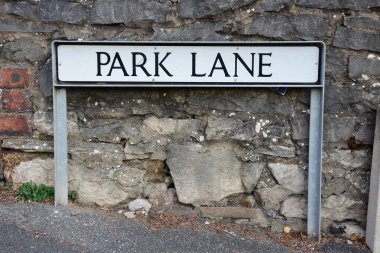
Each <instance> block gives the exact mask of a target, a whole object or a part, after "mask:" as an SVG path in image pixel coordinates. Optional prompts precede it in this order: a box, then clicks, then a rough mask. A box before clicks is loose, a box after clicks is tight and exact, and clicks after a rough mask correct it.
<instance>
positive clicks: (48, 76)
mask: <svg viewBox="0 0 380 253" xmlns="http://www.w3.org/2000/svg"><path fill="white" fill-rule="evenodd" d="M37 77H38V86H39V87H40V91H41V92H42V94H43V95H44V96H45V97H50V96H52V95H53V78H52V70H51V59H49V60H47V61H46V63H45V64H44V65H43V66H42V67H41V68H40V69H39V71H38V76H37Z"/></svg>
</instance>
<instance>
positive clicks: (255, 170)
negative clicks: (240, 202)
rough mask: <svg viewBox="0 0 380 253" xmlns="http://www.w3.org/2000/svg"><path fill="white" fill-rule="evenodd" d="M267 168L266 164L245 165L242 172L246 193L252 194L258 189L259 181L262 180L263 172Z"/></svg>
mask: <svg viewBox="0 0 380 253" xmlns="http://www.w3.org/2000/svg"><path fill="white" fill-rule="evenodd" d="M265 167H266V164H265V163H252V162H250V163H245V164H244V166H243V171H242V176H241V177H242V181H243V185H244V187H245V192H248V193H250V192H252V191H253V189H254V188H255V187H256V184H257V181H258V180H259V179H260V176H261V172H262V171H263V169H264V168H265Z"/></svg>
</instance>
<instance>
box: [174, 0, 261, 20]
mask: <svg viewBox="0 0 380 253" xmlns="http://www.w3.org/2000/svg"><path fill="white" fill-rule="evenodd" d="M253 2H254V1H253V0H218V1H198V0H185V1H180V2H179V4H178V16H179V17H180V18H204V17H208V16H213V15H216V14H221V13H222V12H223V11H226V10H234V9H237V8H240V7H243V6H244V5H247V4H250V3H253Z"/></svg>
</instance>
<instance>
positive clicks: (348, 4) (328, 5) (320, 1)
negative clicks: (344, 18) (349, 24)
mask: <svg viewBox="0 0 380 253" xmlns="http://www.w3.org/2000/svg"><path fill="white" fill-rule="evenodd" d="M296 4H297V5H299V6H303V7H309V8H320V9H350V10H355V11H360V10H362V11H368V10H369V9H370V8H373V7H379V6H380V2H379V0H363V1H356V0H346V1H340V0H330V1H324V0H297V1H296Z"/></svg>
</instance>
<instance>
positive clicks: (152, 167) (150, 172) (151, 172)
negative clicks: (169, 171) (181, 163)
mask: <svg viewBox="0 0 380 253" xmlns="http://www.w3.org/2000/svg"><path fill="white" fill-rule="evenodd" d="M147 163H148V164H149V165H148V166H146V172H145V174H144V181H146V182H150V183H163V182H165V171H164V162H163V161H159V160H149V161H147Z"/></svg>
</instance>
